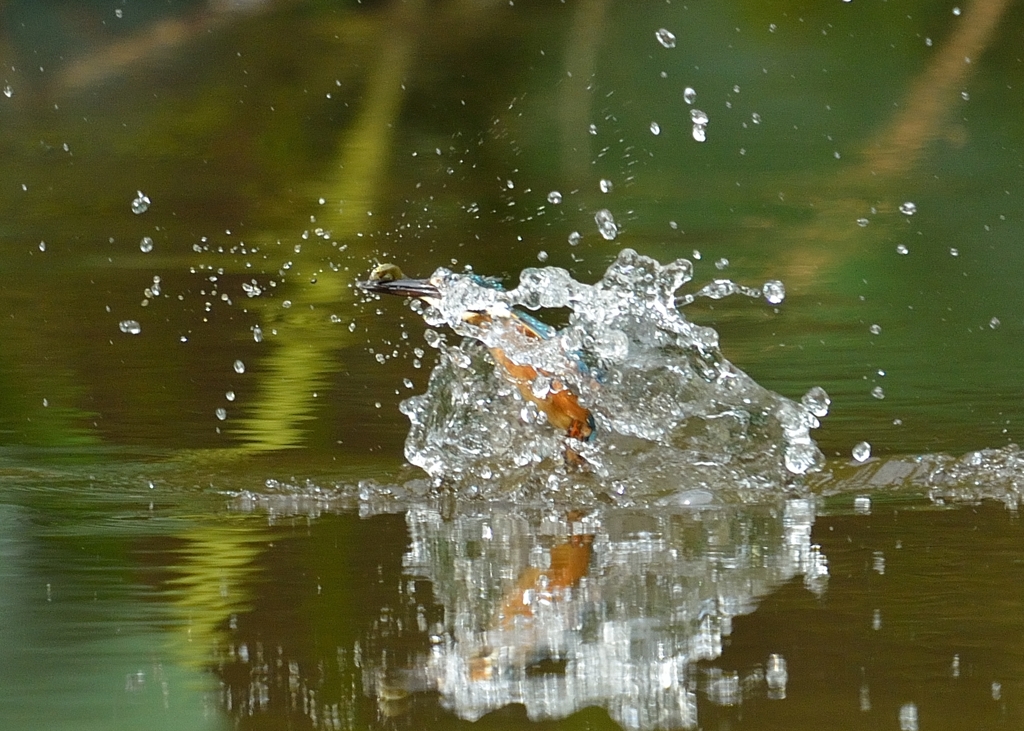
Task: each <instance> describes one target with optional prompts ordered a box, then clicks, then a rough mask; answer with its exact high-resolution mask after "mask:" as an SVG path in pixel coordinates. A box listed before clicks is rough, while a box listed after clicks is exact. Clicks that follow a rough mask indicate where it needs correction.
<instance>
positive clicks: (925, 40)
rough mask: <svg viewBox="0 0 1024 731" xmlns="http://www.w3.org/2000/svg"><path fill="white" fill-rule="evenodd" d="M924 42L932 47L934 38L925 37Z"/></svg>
mask: <svg viewBox="0 0 1024 731" xmlns="http://www.w3.org/2000/svg"><path fill="white" fill-rule="evenodd" d="M924 44H925V45H926V46H928V47H929V48H931V45H932V39H931V38H925V39H924Z"/></svg>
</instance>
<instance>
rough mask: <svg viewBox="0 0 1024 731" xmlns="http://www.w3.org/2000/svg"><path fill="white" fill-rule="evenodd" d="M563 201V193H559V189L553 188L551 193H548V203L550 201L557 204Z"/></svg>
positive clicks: (554, 204)
mask: <svg viewBox="0 0 1024 731" xmlns="http://www.w3.org/2000/svg"><path fill="white" fill-rule="evenodd" d="M561 202H562V194H561V193H559V192H558V191H557V190H553V191H551V192H550V193H548V203H550V204H551V205H553V206H557V205H558V204H559V203H561Z"/></svg>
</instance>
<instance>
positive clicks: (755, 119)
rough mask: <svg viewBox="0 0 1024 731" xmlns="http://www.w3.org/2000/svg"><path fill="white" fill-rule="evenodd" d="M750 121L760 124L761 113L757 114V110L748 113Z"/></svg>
mask: <svg viewBox="0 0 1024 731" xmlns="http://www.w3.org/2000/svg"><path fill="white" fill-rule="evenodd" d="M750 121H751V122H753V123H754V124H761V115H760V114H758V113H757V112H754V113H753V114H751V115H750Z"/></svg>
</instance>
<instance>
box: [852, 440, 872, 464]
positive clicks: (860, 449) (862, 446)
mask: <svg viewBox="0 0 1024 731" xmlns="http://www.w3.org/2000/svg"><path fill="white" fill-rule="evenodd" d="M851 454H852V455H853V459H854V460H855V461H857V462H867V461H868V460H869V459H871V445H870V444H868V443H867V442H859V443H858V444H856V445H855V446H854V447H853V450H852V452H851Z"/></svg>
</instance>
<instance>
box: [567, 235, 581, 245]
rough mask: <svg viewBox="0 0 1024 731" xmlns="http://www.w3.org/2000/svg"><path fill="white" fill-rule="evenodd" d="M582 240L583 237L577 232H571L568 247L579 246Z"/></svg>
mask: <svg viewBox="0 0 1024 731" xmlns="http://www.w3.org/2000/svg"><path fill="white" fill-rule="evenodd" d="M582 239H583V235H582V234H581V233H580V232H579V231H573V232H572V233H571V234H569V246H579V245H580V241H581V240H582Z"/></svg>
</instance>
